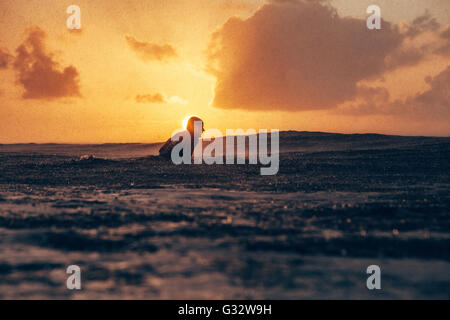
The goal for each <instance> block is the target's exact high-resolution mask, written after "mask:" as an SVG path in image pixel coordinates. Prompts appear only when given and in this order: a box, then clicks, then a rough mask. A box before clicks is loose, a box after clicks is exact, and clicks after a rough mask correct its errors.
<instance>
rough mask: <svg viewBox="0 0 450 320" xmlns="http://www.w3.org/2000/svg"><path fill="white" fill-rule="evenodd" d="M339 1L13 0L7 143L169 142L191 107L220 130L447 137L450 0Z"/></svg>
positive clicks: (2, 134) (1, 134)
mask: <svg viewBox="0 0 450 320" xmlns="http://www.w3.org/2000/svg"><path fill="white" fill-rule="evenodd" d="M328 2H329V3H328V4H327V1H320V3H319V2H318V1H315V2H314V1H308V2H302V1H300V2H296V1H295V0H292V1H263V0H214V1H211V0H191V1H185V0H171V1H156V0H146V1H144V0H121V1H119V0H96V1H92V0H75V1H72V0H71V1H65V0H58V1H57V0H2V1H1V3H0V30H1V32H0V77H1V78H0V79H1V80H2V81H0V143H17V142H37V143H43V142H58V143H62V142H66V143H103V142H158V141H163V140H166V139H167V138H168V137H169V136H170V134H171V133H172V132H173V131H174V130H175V129H177V128H178V127H180V126H181V122H182V120H183V119H184V118H185V117H186V116H187V115H193V114H195V115H198V116H200V117H201V118H203V119H204V121H205V124H206V128H218V129H220V130H222V131H223V132H225V129H227V128H230V129H233V128H243V129H247V128H255V129H259V128H267V129H280V130H310V131H330V132H344V133H351V132H361V133H362V132H378V133H389V134H404V135H443V136H448V135H450V126H449V122H450V102H449V100H450V98H449V93H448V92H449V91H450V90H448V89H449V88H450V69H447V67H448V66H449V65H450V29H448V28H449V24H450V2H449V1H448V0H428V1H426V0H420V1H416V0H397V1H395V2H393V1H388V0H378V1H377V0H370V1H365V0H334V1H328ZM72 4H76V5H78V6H79V7H80V8H81V23H82V29H81V32H70V31H69V30H68V29H67V27H66V19H67V17H68V16H69V15H68V14H67V13H66V8H67V7H68V6H69V5H72ZM371 4H377V5H379V6H380V7H381V9H382V18H383V19H384V20H385V21H383V30H372V31H369V30H367V28H366V26H365V19H366V17H367V16H368V15H367V14H366V12H365V11H366V8H367V6H369V5H371ZM327 6H329V7H327ZM334 10H336V11H334ZM334 13H337V16H335V15H334ZM418 17H419V19H417V18H418Z"/></svg>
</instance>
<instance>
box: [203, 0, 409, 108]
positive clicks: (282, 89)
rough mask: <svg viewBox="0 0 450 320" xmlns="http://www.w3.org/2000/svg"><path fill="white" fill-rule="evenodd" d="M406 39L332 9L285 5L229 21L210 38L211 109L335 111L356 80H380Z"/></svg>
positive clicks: (385, 24)
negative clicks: (329, 109) (375, 28)
mask: <svg viewBox="0 0 450 320" xmlns="http://www.w3.org/2000/svg"><path fill="white" fill-rule="evenodd" d="M403 38H404V36H402V35H401V34H400V32H399V30H398V28H397V27H396V26H393V25H391V24H390V23H388V22H386V21H383V29H382V30H376V31H373V30H368V29H367V27H366V21H365V20H362V19H356V18H341V17H339V16H338V14H337V12H336V11H335V10H334V9H333V8H331V7H330V6H328V5H326V4H322V3H320V2H312V1H282V2H277V3H270V4H267V5H264V6H263V7H261V8H260V9H259V10H258V11H257V12H256V13H255V14H254V15H253V16H252V17H250V18H248V19H246V20H242V19H239V18H236V17H234V18H231V19H229V20H228V21H227V22H226V23H225V24H224V25H223V26H222V27H221V28H220V29H219V30H218V31H216V32H215V33H214V34H213V35H212V38H211V42H210V44H209V47H208V50H207V56H208V67H207V71H208V72H210V73H211V74H213V75H214V76H215V77H216V78H217V81H216V86H215V96H214V100H213V105H214V106H216V107H219V108H240V109H247V110H274V109H279V110H291V111H298V110H311V109H323V108H332V107H335V106H337V105H338V104H339V103H341V102H344V101H347V100H350V99H352V98H354V97H355V95H356V93H357V83H358V82H359V81H361V80H364V79H370V78H375V77H377V76H380V75H382V74H383V73H384V72H385V71H386V70H387V69H388V67H389V68H392V66H387V64H386V62H385V60H386V58H387V57H388V56H389V55H390V54H392V53H393V52H395V50H396V49H397V48H399V47H400V45H401V43H402V41H403Z"/></svg>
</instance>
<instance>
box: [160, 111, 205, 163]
mask: <svg viewBox="0 0 450 320" xmlns="http://www.w3.org/2000/svg"><path fill="white" fill-rule="evenodd" d="M196 124H197V126H198V127H199V125H201V128H202V129H201V133H203V131H205V127H204V124H203V120H202V119H200V118H198V117H190V118H189V120H188V121H187V125H186V130H185V132H188V133H189V135H190V138H191V156H192V153H193V152H194V149H195V146H196V145H197V143H198V141H199V140H200V137H201V133H200V136H196V135H195V134H194V128H195V125H196ZM180 142H181V139H179V140H178V141H172V138H170V139H169V140H167V141H166V143H165V144H164V145H163V146H162V147H161V149H159V156H160V157H163V158H166V159H171V154H172V149H173V148H174V147H175V146H176V145H177V144H178V143H180ZM181 152H183V151H181Z"/></svg>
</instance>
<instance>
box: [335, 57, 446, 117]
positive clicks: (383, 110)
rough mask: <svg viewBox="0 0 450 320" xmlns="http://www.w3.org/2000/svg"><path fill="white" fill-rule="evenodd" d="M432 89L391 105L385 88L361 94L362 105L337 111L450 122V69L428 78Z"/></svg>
mask: <svg viewBox="0 0 450 320" xmlns="http://www.w3.org/2000/svg"><path fill="white" fill-rule="evenodd" d="M425 81H426V82H427V83H428V84H429V89H427V90H425V91H424V92H421V93H418V94H416V95H413V96H410V97H408V98H406V99H404V100H399V99H398V100H395V101H393V102H388V100H389V95H386V93H383V90H384V89H382V88H371V89H370V90H367V91H365V92H364V91H362V92H360V96H359V99H360V100H361V101H363V102H361V103H357V104H353V105H351V106H349V107H343V108H342V109H341V108H340V109H338V110H337V112H338V113H341V114H350V115H373V114H385V115H396V116H402V117H407V118H415V119H433V120H440V121H448V120H450V90H449V88H450V66H448V67H447V68H446V69H445V70H443V71H442V72H441V73H439V74H438V75H437V76H435V77H427V78H426V79H425Z"/></svg>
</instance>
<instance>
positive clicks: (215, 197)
mask: <svg viewBox="0 0 450 320" xmlns="http://www.w3.org/2000/svg"><path fill="white" fill-rule="evenodd" d="M449 159H450V144H449V143H448V142H446V141H443V142H442V141H441V142H439V143H434V142H433V143H430V144H428V145H422V144H421V145H420V146H415V147H414V146H412V147H411V146H408V147H405V148H394V149H382V150H354V151H329V152H318V153H295V152H291V153H286V154H283V155H282V156H281V165H280V173H279V174H278V175H277V176H274V177H261V176H260V175H259V169H258V168H254V167H253V166H206V165H204V166H203V165H202V166H174V165H172V164H170V163H167V162H164V161H161V160H159V159H156V158H141V159H124V160H117V161H115V160H103V159H84V160H78V158H77V157H71V156H70V155H61V156H49V155H38V154H30V153H24V152H20V153H0V298H2V299H5V298H27V299H28V298H73V299H81V298H94V299H103V298H117V299H126V298H138V299H165V298H171V299H187V298H200V299H202V298H209V299H215V298H228V299H234V298H236V299H240V298H252V299H266V298H273V299H278V298H288V299H298V298H338V299H341V298H345V299H346V298H420V299H422V298H425V299H428V298H440V299H448V298H449V297H450V250H449V249H450V232H449V231H450V213H449V204H450V196H449V190H450V188H449V186H450V179H449V173H450V170H449V166H450V165H449V161H448V160H449ZM71 264H76V265H79V266H80V267H81V270H82V287H83V289H82V290H81V291H70V290H68V289H67V288H66V279H67V275H66V273H65V269H66V267H67V266H68V265H71ZM371 264H376V265H379V266H380V267H381V271H382V289H381V290H379V291H369V290H368V289H367V287H366V279H367V277H368V275H367V274H366V268H367V266H369V265H371Z"/></svg>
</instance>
